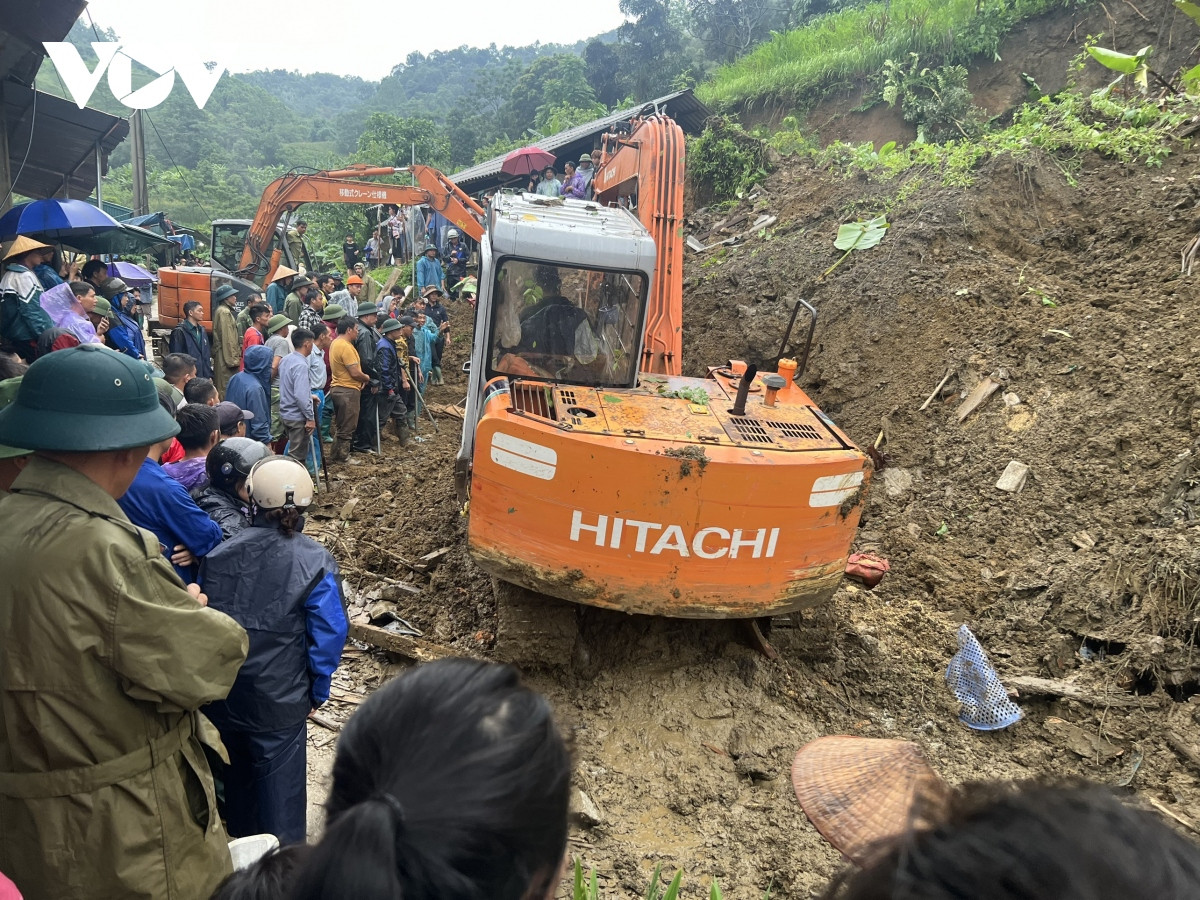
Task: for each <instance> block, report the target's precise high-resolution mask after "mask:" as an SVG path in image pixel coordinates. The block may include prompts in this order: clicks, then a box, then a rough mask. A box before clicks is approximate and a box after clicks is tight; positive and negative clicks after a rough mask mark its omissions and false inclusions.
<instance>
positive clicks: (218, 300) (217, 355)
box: [212, 285, 242, 400]
mask: <svg viewBox="0 0 1200 900" xmlns="http://www.w3.org/2000/svg"><path fill="white" fill-rule="evenodd" d="M212 302H213V337H212V354H213V381H214V382H215V383H216V385H217V392H218V393H219V394H220V395H221V399H222V400H224V399H225V388H227V387H228V386H229V379H230V378H232V377H233V376H234V375H236V374H237V373H238V369H240V368H241V365H242V335H241V332H240V331H238V330H237V320H236V319H235V318H234V315H233V307H234V305H235V304H236V303H237V291H235V290H234V289H233V288H231V287H230V286H229V285H223V286H222V287H219V288H217V290H216V292H215V293H214V294H213V299H212Z"/></svg>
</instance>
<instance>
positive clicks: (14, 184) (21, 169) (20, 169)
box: [0, 78, 38, 206]
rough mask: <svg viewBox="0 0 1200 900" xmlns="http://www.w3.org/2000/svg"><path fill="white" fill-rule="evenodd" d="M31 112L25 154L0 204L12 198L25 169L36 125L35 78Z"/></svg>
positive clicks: (4, 203)
mask: <svg viewBox="0 0 1200 900" xmlns="http://www.w3.org/2000/svg"><path fill="white" fill-rule="evenodd" d="M32 90H33V107H32V108H33V113H32V115H31V116H30V117H29V143H27V144H26V145H25V155H24V156H23V157H21V165H20V166H19V167H18V168H17V174H16V176H15V177H14V178H13V180H12V181H10V182H9V183H8V193H7V194H5V196H4V202H3V203H0V206H6V205H7V204H8V201H9V200H11V199H12V195H13V191H14V190H16V187H17V182H18V181H20V180H21V173H22V172H24V171H25V162H26V161H27V160H28V159H29V151H30V150H31V149H32V148H33V129H34V127H35V126H36V125H37V95H38V89H37V79H36V78H35V79H34V82H33V86H32Z"/></svg>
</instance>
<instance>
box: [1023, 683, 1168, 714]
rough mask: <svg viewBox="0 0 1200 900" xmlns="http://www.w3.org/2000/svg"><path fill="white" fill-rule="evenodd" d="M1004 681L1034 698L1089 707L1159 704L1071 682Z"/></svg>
mask: <svg viewBox="0 0 1200 900" xmlns="http://www.w3.org/2000/svg"><path fill="white" fill-rule="evenodd" d="M1002 680H1003V682H1004V684H1005V685H1006V686H1007V687H1010V688H1012V689H1014V690H1016V691H1018V692H1020V693H1025V694H1029V695H1031V696H1034V697H1061V698H1063V699H1066V700H1078V701H1079V702H1080V703H1086V704H1088V705H1089V706H1121V707H1126V706H1132V707H1156V706H1158V703H1157V702H1156V701H1154V700H1152V699H1151V698H1149V697H1137V696H1134V695H1133V694H1127V693H1124V692H1120V693H1112V694H1101V693H1097V692H1096V691H1090V690H1088V689H1087V688H1084V687H1080V686H1079V685H1077V684H1075V683H1073V682H1070V681H1061V680H1059V679H1053V678H1038V677H1037V676H1036V675H1005V676H1003V677H1002Z"/></svg>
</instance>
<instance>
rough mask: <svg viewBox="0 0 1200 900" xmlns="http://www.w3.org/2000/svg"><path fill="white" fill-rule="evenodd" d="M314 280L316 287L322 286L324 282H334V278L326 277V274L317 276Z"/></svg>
mask: <svg viewBox="0 0 1200 900" xmlns="http://www.w3.org/2000/svg"><path fill="white" fill-rule="evenodd" d="M315 280H316V282H317V285H318V286H320V285H322V284H324V283H325V282H327V281H333V280H334V278H333V276H332V275H328V274H321V275H318V276H317V277H316V279H315Z"/></svg>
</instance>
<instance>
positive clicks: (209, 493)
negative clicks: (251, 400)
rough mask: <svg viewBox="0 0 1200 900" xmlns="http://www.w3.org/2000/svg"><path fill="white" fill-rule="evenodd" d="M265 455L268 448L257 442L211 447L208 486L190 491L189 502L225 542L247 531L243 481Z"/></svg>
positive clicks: (244, 439) (233, 439) (248, 440)
mask: <svg viewBox="0 0 1200 900" xmlns="http://www.w3.org/2000/svg"><path fill="white" fill-rule="evenodd" d="M231 405H232V404H231ZM266 455H267V448H266V447H265V446H264V445H263V444H261V443H259V442H258V441H256V440H252V439H251V438H247V437H231V438H226V439H225V440H223V441H221V443H219V444H217V446H215V447H213V449H212V450H210V451H209V453H208V456H207V457H206V458H205V460H204V470H205V472H207V473H208V484H206V485H205V486H204V487H202V488H200V489H199V490H195V491H192V499H193V500H195V501H196V505H197V506H199V507H200V508H201V509H202V510H204V512H205V513H206V514H207V515H208V517H209V518H210V519H212V520H213V521H214V522H216V523H217V525H219V526H220V528H221V535H222V537H223V538H224V539H225V540H229V539H230V538H231V537H233V536H234V535H235V534H238V533H239V532H241V531H242V530H243V529H246V528H249V527H250V494H249V492H247V490H246V479H247V478H248V477H249V476H250V470H251V469H252V468H253V467H254V464H255V463H256V462H258V461H259V460H260V459H263V458H264V457H265V456H266Z"/></svg>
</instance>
